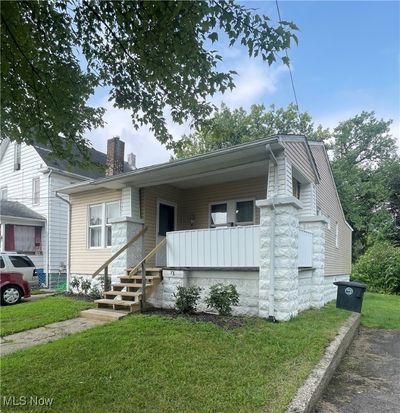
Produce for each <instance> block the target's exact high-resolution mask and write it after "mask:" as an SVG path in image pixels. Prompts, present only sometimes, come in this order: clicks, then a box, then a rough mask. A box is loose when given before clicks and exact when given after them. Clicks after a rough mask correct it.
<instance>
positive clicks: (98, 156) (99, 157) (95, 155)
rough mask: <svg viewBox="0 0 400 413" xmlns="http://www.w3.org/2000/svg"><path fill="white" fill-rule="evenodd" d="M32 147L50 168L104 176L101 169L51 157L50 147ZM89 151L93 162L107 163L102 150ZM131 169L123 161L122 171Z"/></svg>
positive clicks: (91, 176) (93, 177) (88, 175)
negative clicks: (72, 164)
mask: <svg viewBox="0 0 400 413" xmlns="http://www.w3.org/2000/svg"><path fill="white" fill-rule="evenodd" d="M34 148H35V149H36V151H37V153H38V154H39V155H40V157H41V158H42V159H43V161H44V162H45V163H46V165H47V166H49V167H50V168H51V167H53V168H57V169H60V170H62V171H66V172H71V173H74V174H78V175H82V176H86V177H87V178H92V179H96V178H102V177H104V176H105V174H104V173H102V172H101V171H98V170H95V169H82V168H79V167H77V166H71V165H69V163H68V161H67V160H65V159H52V158H51V157H50V154H51V149H49V148H47V147H44V146H39V145H34ZM89 152H90V157H91V159H92V161H93V162H95V163H99V164H101V165H106V163H107V155H106V154H105V153H103V152H100V151H97V150H96V149H93V148H91V149H89ZM130 170H132V168H131V167H130V166H129V164H128V163H127V162H125V169H124V172H128V171H130Z"/></svg>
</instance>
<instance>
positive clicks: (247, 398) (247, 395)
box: [1, 303, 350, 413]
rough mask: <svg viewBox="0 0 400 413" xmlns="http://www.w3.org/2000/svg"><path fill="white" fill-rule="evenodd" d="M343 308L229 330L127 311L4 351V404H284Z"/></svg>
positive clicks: (273, 407) (156, 407)
mask: <svg viewBox="0 0 400 413" xmlns="http://www.w3.org/2000/svg"><path fill="white" fill-rule="evenodd" d="M349 315H350V313H348V312H346V311H342V310H337V309H336V308H334V304H333V303H331V304H329V305H327V306H326V307H325V308H323V309H322V310H310V311H306V312H304V313H303V314H302V315H300V316H299V317H297V318H295V319H293V320H291V321H289V322H287V323H278V324H271V323H268V322H267V321H265V320H262V319H249V320H248V322H247V323H246V324H245V325H244V326H242V327H239V328H236V329H231V330H227V329H224V328H221V327H219V326H217V325H215V324H212V323H204V322H202V323H194V322H192V321H189V320H186V319H184V318H180V317H179V318H175V319H174V318H170V317H165V316H160V315H132V316H129V317H126V318H124V319H122V320H120V321H117V322H114V323H109V324H105V325H102V326H99V327H96V328H93V329H90V330H87V331H84V332H81V333H79V334H75V335H71V336H68V337H65V338H62V339H60V340H57V341H54V342H52V343H48V344H44V345H40V346H37V347H33V348H31V349H28V350H24V351H19V352H16V353H14V354H10V355H8V356H5V357H3V358H2V366H1V370H2V382H1V386H2V389H1V394H2V396H3V397H2V402H3V403H4V400H5V399H6V398H7V396H15V397H19V396H31V395H34V396H38V397H50V398H51V397H53V398H54V401H53V405H52V407H51V411H52V412H66V411H68V412H71V413H72V412H84V411H88V412H91V413H98V412H107V413H108V412H110V411H114V412H119V413H124V412H132V411H140V412H142V413H150V412H158V413H163V412H165V413H167V412H168V413H170V412H179V413H185V412H195V413H201V412H218V413H222V412H227V413H235V412H249V413H255V412H266V411H268V412H283V411H284V409H285V407H286V406H287V405H288V403H289V402H290V400H291V399H292V397H293V396H294V394H295V393H296V391H297V389H298V387H299V386H300V385H301V384H302V383H303V381H304V379H305V378H306V377H307V375H308V374H309V373H310V371H311V369H312V368H313V367H314V366H315V365H316V363H317V362H318V361H319V359H320V357H321V356H322V354H323V353H324V350H325V347H326V346H327V344H328V343H329V342H330V340H331V339H332V338H333V337H334V336H335V334H336V332H337V330H338V329H339V327H340V326H341V325H342V324H343V322H344V320H345V319H346V318H347V317H348V316H349ZM2 407H3V411H15V410H13V408H12V407H11V406H9V407H7V406H5V405H3V406H2ZM43 409H44V408H43V407H36V408H35V407H34V406H25V407H23V406H19V411H28V410H29V411H43Z"/></svg>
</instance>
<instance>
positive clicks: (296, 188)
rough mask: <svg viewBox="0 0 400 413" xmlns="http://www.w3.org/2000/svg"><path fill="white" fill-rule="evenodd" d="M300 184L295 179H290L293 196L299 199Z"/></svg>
mask: <svg viewBox="0 0 400 413" xmlns="http://www.w3.org/2000/svg"><path fill="white" fill-rule="evenodd" d="M300 186H301V184H300V182H299V181H298V180H297V179H296V178H292V188H293V196H295V197H296V198H297V199H300Z"/></svg>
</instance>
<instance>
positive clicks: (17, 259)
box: [9, 255, 35, 268]
mask: <svg viewBox="0 0 400 413" xmlns="http://www.w3.org/2000/svg"><path fill="white" fill-rule="evenodd" d="M9 258H10V261H11V263H12V265H13V266H14V267H15V268H26V267H34V266H35V264H34V263H33V262H32V261H31V260H30V258H29V257H21V256H19V255H10V256H9Z"/></svg>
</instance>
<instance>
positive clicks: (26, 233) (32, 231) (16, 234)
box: [4, 224, 42, 254]
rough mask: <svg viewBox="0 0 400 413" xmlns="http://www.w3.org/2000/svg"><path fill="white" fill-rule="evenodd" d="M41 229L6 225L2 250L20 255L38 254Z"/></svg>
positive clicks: (40, 242)
mask: <svg viewBox="0 0 400 413" xmlns="http://www.w3.org/2000/svg"><path fill="white" fill-rule="evenodd" d="M41 244H42V227H35V226H29V225H11V224H6V228H5V241H4V249H5V250H6V251H17V252H22V253H32V254H36V253H40V252H41V247H42V246H41Z"/></svg>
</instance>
